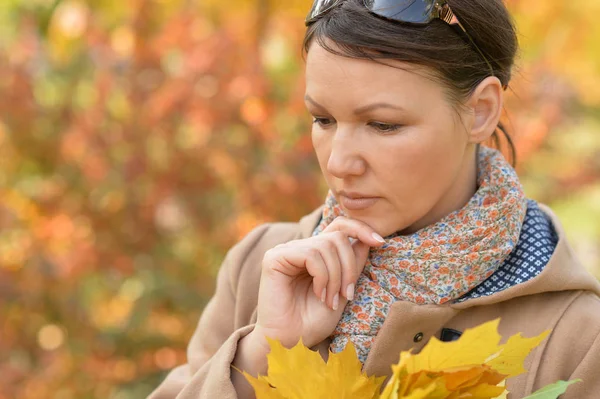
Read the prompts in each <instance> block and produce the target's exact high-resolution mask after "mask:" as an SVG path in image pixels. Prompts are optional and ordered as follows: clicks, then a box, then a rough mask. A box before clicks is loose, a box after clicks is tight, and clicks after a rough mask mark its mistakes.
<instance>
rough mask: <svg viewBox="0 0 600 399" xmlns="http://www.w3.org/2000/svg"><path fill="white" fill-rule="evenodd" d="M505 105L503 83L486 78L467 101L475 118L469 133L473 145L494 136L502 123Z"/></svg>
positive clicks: (495, 79) (492, 77) (496, 79)
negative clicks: (501, 117)
mask: <svg viewBox="0 0 600 399" xmlns="http://www.w3.org/2000/svg"><path fill="white" fill-rule="evenodd" d="M503 105H504V90H503V89H502V83H500V80H498V78H496V77H494V76H490V77H487V78H485V79H484V80H483V81H482V82H481V83H480V84H479V86H477V88H476V89H475V91H474V92H473V94H471V97H470V98H469V100H468V101H467V106H468V107H469V108H470V109H471V110H472V118H473V119H472V120H473V124H472V126H471V131H470V132H469V141H470V142H471V143H476V144H479V143H482V142H484V141H486V140H487V139H489V138H490V137H491V136H492V134H493V133H494V131H495V130H496V127H497V126H498V122H499V121H500V116H501V115H502V107H503Z"/></svg>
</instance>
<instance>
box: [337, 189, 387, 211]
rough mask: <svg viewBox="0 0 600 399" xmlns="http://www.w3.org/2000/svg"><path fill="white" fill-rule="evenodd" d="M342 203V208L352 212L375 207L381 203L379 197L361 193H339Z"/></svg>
mask: <svg viewBox="0 0 600 399" xmlns="http://www.w3.org/2000/svg"><path fill="white" fill-rule="evenodd" d="M339 198H340V203H341V204H342V206H343V207H344V208H346V209H348V210H351V211H361V210H365V209H367V208H370V207H372V206H373V205H375V203H376V202H377V201H379V197H370V196H368V195H365V194H361V193H349V192H344V191H340V192H339Z"/></svg>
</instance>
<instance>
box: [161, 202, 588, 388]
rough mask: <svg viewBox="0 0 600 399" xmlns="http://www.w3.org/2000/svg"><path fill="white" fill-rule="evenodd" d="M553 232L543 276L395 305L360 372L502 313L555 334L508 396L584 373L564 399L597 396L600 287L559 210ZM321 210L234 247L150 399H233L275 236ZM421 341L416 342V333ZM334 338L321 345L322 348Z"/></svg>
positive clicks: (516, 323) (296, 233) (309, 223)
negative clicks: (181, 354)
mask: <svg viewBox="0 0 600 399" xmlns="http://www.w3.org/2000/svg"><path fill="white" fill-rule="evenodd" d="M542 210H543V211H544V212H545V213H546V214H548V215H549V216H550V217H551V218H552V221H553V223H554V226H555V228H556V230H557V233H558V236H559V241H558V245H557V247H556V250H555V252H554V254H553V256H552V258H551V259H550V262H549V263H548V265H547V266H546V267H545V269H544V270H543V272H542V273H541V274H540V275H538V276H537V277H535V278H533V279H531V280H529V281H527V282H525V283H522V284H519V285H517V286H513V287H511V288H508V289H506V290H504V291H501V292H498V293H495V294H493V295H490V296H487V297H482V298H476V299H471V300H467V301H465V302H463V303H459V304H446V305H416V304H414V303H409V302H403V301H399V302H396V303H394V304H393V305H392V307H391V309H390V312H389V315H388V317H387V319H386V320H385V323H384V325H383V327H382V328H381V330H380V332H379V334H378V335H377V338H376V340H375V342H374V345H373V347H372V349H371V352H370V354H369V356H368V358H367V361H366V363H365V368H364V370H365V371H366V372H367V373H368V374H369V375H377V376H383V375H389V374H390V373H391V368H390V366H391V365H392V364H393V363H396V362H397V361H398V355H399V353H400V351H405V350H408V349H410V348H414V349H415V350H416V351H419V350H420V349H421V348H422V347H423V346H424V345H425V344H426V343H427V341H428V338H429V337H432V336H436V337H438V338H439V337H440V333H441V330H442V329H443V328H449V329H454V330H458V331H464V330H465V329H466V328H469V327H474V326H476V325H479V324H481V323H483V322H485V321H488V320H491V319H495V318H498V317H500V318H501V322H500V334H501V335H502V336H503V337H505V338H506V337H508V336H510V335H513V334H516V333H518V332H522V333H523V334H524V336H534V335H537V334H540V333H541V332H542V331H545V330H548V329H552V333H551V335H550V336H549V338H548V339H547V340H545V341H544V342H543V343H542V344H541V345H540V346H539V347H537V348H536V349H535V350H534V351H533V352H532V353H531V354H530V355H529V357H528V358H527V361H526V364H525V366H526V368H527V369H528V370H529V372H528V373H526V374H522V375H521V376H518V377H515V378H513V379H511V380H509V382H508V389H509V390H510V391H511V392H512V396H511V398H513V399H514V398H522V397H523V396H525V395H527V394H530V393H531V392H533V391H535V390H537V389H539V388H541V387H543V386H545V385H547V384H550V383H553V382H556V381H558V380H571V379H575V378H581V379H582V380H583V382H582V383H578V384H575V385H573V386H571V387H570V388H569V389H568V391H567V393H566V394H565V395H563V396H562V398H564V399H584V398H600V299H599V297H598V295H600V284H599V283H598V281H597V280H596V279H594V278H593V277H592V276H591V275H590V274H589V273H588V272H587V271H586V270H585V268H584V267H583V266H582V265H581V264H580V263H579V262H578V261H577V259H576V258H575V257H574V256H573V252H572V250H571V248H570V246H569V244H568V243H567V241H566V239H565V235H564V231H563V229H562V227H561V226H560V223H559V221H558V220H557V218H556V216H555V215H554V214H553V213H552V212H551V211H550V210H549V209H548V208H547V207H543V206H542ZM320 214H321V209H317V210H315V211H314V212H312V213H311V214H309V215H307V216H305V217H303V218H302V219H301V220H300V222H299V223H272V224H265V225H262V226H260V227H258V228H256V229H255V230H254V231H252V232H251V233H250V234H248V236H246V237H245V238H244V239H243V240H242V241H241V242H239V243H238V244H237V245H235V246H234V247H233V248H232V249H231V250H230V251H229V253H228V254H227V257H226V259H225V261H224V263H223V265H222V267H221V269H220V271H219V276H218V282H217V288H216V292H215V295H214V296H213V297H212V299H211V300H210V302H209V303H208V305H207V306H206V309H205V310H204V313H203V314H202V317H201V318H200V321H199V323H198V328H197V329H196V332H195V333H194V336H193V337H192V340H191V342H190V345H189V347H188V364H185V365H182V366H179V367H177V368H176V369H174V370H173V371H172V372H171V373H170V374H169V375H168V376H167V378H166V380H165V381H164V382H163V383H162V384H161V385H160V386H159V387H158V388H157V389H156V391H155V392H153V393H152V394H151V395H150V398H151V399H166V398H175V397H177V398H180V399H183V398H210V399H216V398H219V399H233V398H236V397H237V396H236V393H235V390H234V388H233V385H232V384H231V382H230V373H231V368H230V365H231V362H232V361H233V358H234V356H235V352H236V346H237V343H238V342H239V340H240V339H241V338H242V337H244V336H246V335H247V334H248V333H250V332H251V331H252V329H253V326H254V323H255V322H256V306H257V296H258V286H259V281H260V273H261V261H262V258H263V255H264V253H265V252H266V251H267V250H269V249H270V248H272V247H274V246H275V245H277V244H279V243H283V242H286V241H289V240H293V239H298V238H306V237H310V235H311V233H312V231H313V229H314V228H315V226H316V224H317V222H318V221H319V217H320ZM419 333H422V334H424V336H425V339H423V340H422V341H420V342H418V343H415V336H416V335H417V334H419ZM328 345H329V341H328V340H326V341H324V342H322V343H321V344H319V345H317V347H318V349H319V350H321V351H325V350H326V349H327V348H328Z"/></svg>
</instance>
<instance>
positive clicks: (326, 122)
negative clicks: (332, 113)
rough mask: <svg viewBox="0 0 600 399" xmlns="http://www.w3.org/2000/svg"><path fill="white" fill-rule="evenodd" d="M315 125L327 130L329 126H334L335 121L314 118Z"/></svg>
mask: <svg viewBox="0 0 600 399" xmlns="http://www.w3.org/2000/svg"><path fill="white" fill-rule="evenodd" d="M313 124H317V125H319V126H320V127H322V128H326V127H328V126H331V125H333V121H332V120H331V119H329V118H317V117H315V118H313Z"/></svg>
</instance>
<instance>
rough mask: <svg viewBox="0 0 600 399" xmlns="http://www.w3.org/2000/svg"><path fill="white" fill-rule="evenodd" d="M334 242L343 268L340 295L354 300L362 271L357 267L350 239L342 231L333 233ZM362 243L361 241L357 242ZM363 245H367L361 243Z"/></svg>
mask: <svg viewBox="0 0 600 399" xmlns="http://www.w3.org/2000/svg"><path fill="white" fill-rule="evenodd" d="M331 237H332V240H333V241H334V242H335V244H336V246H337V252H338V255H339V259H340V263H341V266H342V281H341V290H340V295H342V296H343V297H344V298H346V299H347V300H349V301H351V300H352V299H354V287H355V286H356V281H357V280H358V275H359V273H360V271H359V270H358V268H357V266H356V256H355V254H354V250H353V248H352V245H351V244H350V242H349V241H348V237H347V236H346V235H345V234H344V233H342V232H341V231H336V232H333V233H331ZM356 242H358V243H361V241H358V240H357V241H356ZM361 244H362V245H365V244H363V243H361Z"/></svg>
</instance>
